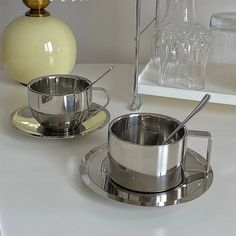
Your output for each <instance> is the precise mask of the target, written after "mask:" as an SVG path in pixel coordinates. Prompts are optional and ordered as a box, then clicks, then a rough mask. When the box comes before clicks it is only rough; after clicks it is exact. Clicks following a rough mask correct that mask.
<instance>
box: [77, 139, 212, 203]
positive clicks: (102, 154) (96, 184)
mask: <svg viewBox="0 0 236 236" xmlns="http://www.w3.org/2000/svg"><path fill="white" fill-rule="evenodd" d="M107 152H108V150H107V145H106V144H104V145H101V146H98V147H96V148H94V149H92V150H91V151H90V152H89V153H88V154H87V155H86V156H85V157H84V158H83V161H82V163H81V165H80V175H81V178H82V179H83V181H84V183H85V184H86V185H87V186H88V187H89V188H90V189H91V190H92V191H94V192H96V193H97V194H99V195H100V196H102V197H104V198H106V199H112V200H115V201H118V202H122V203H127V204H132V205H138V206H152V207H161V206H169V205H176V204H180V203H185V202H189V201H192V200H194V199H196V198H198V197H200V196H201V195H202V194H204V193H205V192H206V191H207V190H208V189H209V188H210V186H211V184H212V182H213V171H212V169H211V168H210V171H209V172H207V173H205V165H206V159H204V158H203V157H202V156H201V155H200V154H198V153H197V152H195V151H193V150H191V149H187V153H186V161H185V164H184V166H183V175H184V181H183V182H182V183H181V184H180V185H178V186H177V187H175V188H173V189H170V190H168V191H165V192H157V193H146V192H145V193H142V192H135V191H132V190H128V189H126V188H124V187H122V186H120V185H118V184H116V183H115V182H113V181H112V180H111V179H110V177H109V172H110V162H109V159H108V158H107Z"/></svg>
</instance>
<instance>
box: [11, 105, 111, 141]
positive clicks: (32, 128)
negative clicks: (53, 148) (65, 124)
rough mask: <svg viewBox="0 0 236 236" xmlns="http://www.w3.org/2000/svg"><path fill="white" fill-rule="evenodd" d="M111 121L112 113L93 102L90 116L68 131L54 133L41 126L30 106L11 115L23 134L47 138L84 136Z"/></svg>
mask: <svg viewBox="0 0 236 236" xmlns="http://www.w3.org/2000/svg"><path fill="white" fill-rule="evenodd" d="M109 121H110V113H109V112H108V111H107V110H106V109H105V108H103V107H102V106H100V105H98V104H95V103H93V104H92V106H91V109H90V112H89V114H88V118H87V119H86V120H85V121H84V122H83V123H82V124H81V125H80V126H79V128H77V129H76V130H73V131H71V132H67V133H53V132H50V131H48V130H46V129H45V128H44V127H43V126H41V125H40V124H39V123H38V122H37V121H36V120H35V118H34V117H33V115H32V113H31V111H30V108H29V107H28V106H24V107H21V108H18V109H17V110H16V111H15V112H13V113H12V115H11V122H12V124H13V126H14V127H15V128H16V129H17V130H18V131H20V132H21V133H23V134H26V135H29V136H33V137H37V138H45V139H70V138H75V137H78V136H84V135H87V134H89V133H91V132H94V131H96V130H97V129H101V128H103V127H105V126H106V125H107V124H108V122H109Z"/></svg>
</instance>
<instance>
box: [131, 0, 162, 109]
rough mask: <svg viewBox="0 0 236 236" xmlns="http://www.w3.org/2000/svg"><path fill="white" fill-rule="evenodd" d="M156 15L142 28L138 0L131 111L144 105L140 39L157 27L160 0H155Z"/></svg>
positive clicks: (137, 2) (138, 0) (139, 2)
mask: <svg viewBox="0 0 236 236" xmlns="http://www.w3.org/2000/svg"><path fill="white" fill-rule="evenodd" d="M155 4H156V8H155V16H154V17H153V19H152V20H151V21H150V22H149V23H148V24H147V26H146V27H144V29H141V11H142V0H136V36H135V64H134V84H133V100H132V103H131V105H130V106H129V109H130V110H131V111H138V110H139V109H140V108H141V106H142V96H141V95H140V94H139V93H138V79H139V51H140V39H141V35H142V34H143V33H144V32H145V31H146V30H147V29H148V28H149V27H150V26H151V25H152V24H153V23H155V27H157V24H158V9H159V0H155Z"/></svg>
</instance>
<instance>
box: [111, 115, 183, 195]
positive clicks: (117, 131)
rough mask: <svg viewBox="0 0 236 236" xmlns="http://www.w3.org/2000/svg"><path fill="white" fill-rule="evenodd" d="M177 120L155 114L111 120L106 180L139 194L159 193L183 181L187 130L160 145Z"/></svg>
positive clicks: (176, 123)
mask: <svg viewBox="0 0 236 236" xmlns="http://www.w3.org/2000/svg"><path fill="white" fill-rule="evenodd" d="M179 124H180V121H178V120H176V119H174V118H171V117H168V116H164V115H159V114H152V113H134V114H129V115H123V116H121V117H118V118H116V119H114V120H113V121H112V122H111V123H110V125H109V131H108V158H109V160H110V178H111V179H112V180H113V181H114V182H116V183H117V184H119V185H121V186H123V187H125V188H127V189H130V190H134V191H139V192H163V191H167V190H169V189H172V188H174V187H176V186H178V185H179V184H180V183H181V182H182V180H183V176H182V175H183V173H182V172H183V171H182V164H183V162H184V157H185V154H186V146H187V145H186V141H187V139H186V137H187V128H186V127H183V128H182V129H181V130H179V132H177V134H176V135H175V136H174V137H173V138H172V140H171V143H169V144H167V145H161V144H162V143H163V141H164V139H165V138H167V137H168V135H170V134H171V133H172V132H173V131H174V130H175V129H176V127H178V125H179Z"/></svg>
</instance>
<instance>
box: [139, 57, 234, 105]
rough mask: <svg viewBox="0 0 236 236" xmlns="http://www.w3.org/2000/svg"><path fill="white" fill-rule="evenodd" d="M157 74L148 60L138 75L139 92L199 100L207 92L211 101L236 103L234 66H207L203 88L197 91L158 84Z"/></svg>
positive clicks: (154, 67)
mask: <svg viewBox="0 0 236 236" xmlns="http://www.w3.org/2000/svg"><path fill="white" fill-rule="evenodd" d="M226 72H227V73H226ZM157 74H158V73H157V67H156V66H155V65H154V64H153V61H152V60H150V61H149V63H148V64H147V65H146V66H145V67H144V69H143V70H142V72H141V73H140V75H139V81H138V93H139V94H144V95H154V96H162V97H170V98H178V99H187V100H195V101H200V100H201V99H202V97H203V96H204V95H205V94H206V93H209V94H211V101H210V102H211V103H219V104H228V105H236V66H232V65H231V66H229V65H228V66H224V68H223V69H222V66H219V65H211V66H209V67H208V78H207V80H206V86H205V89H204V90H199V91H194V90H188V89H177V88H169V87H163V86H159V85H158V84H157V83H156V82H155V78H156V76H157Z"/></svg>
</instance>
